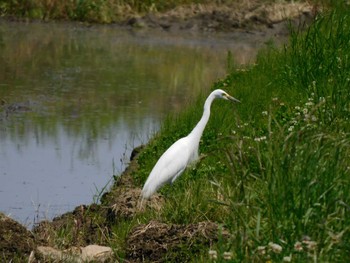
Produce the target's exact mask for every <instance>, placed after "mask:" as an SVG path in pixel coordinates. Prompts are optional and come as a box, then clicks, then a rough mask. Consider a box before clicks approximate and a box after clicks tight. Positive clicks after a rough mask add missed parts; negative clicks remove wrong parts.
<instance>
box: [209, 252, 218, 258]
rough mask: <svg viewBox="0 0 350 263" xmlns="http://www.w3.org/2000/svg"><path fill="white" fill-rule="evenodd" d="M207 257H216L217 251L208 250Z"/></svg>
mask: <svg viewBox="0 0 350 263" xmlns="http://www.w3.org/2000/svg"><path fill="white" fill-rule="evenodd" d="M209 258H210V259H217V258H218V252H216V250H209Z"/></svg>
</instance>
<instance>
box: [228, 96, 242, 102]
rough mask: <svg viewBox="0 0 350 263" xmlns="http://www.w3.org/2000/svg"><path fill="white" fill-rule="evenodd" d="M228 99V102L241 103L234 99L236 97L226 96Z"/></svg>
mask: <svg viewBox="0 0 350 263" xmlns="http://www.w3.org/2000/svg"><path fill="white" fill-rule="evenodd" d="M226 98H227V99H228V100H230V101H233V102H238V103H241V102H240V101H239V100H237V99H236V98H234V97H232V96H230V95H228V94H227V95H226Z"/></svg>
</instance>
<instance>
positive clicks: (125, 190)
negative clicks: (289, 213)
mask: <svg viewBox="0 0 350 263" xmlns="http://www.w3.org/2000/svg"><path fill="white" fill-rule="evenodd" d="M237 2H240V1H237ZM262 2H263V1H257V0H256V1H253V0H251V1H244V3H245V4H244V5H242V4H238V3H236V4H234V5H228V6H218V5H190V6H186V7H183V6H182V7H177V8H176V9H174V10H171V11H168V12H166V13H163V14H159V13H156V14H148V15H146V16H143V17H132V18H129V19H128V20H127V21H126V22H125V23H124V26H127V27H132V28H146V29H156V30H165V31H168V32H175V33H181V32H225V33H230V32H237V31H240V32H247V31H249V32H258V31H259V32H265V33H266V32H269V33H268V34H270V35H271V36H273V35H276V34H287V32H288V31H287V29H286V28H287V27H286V24H287V22H286V21H287V19H292V20H293V21H294V22H295V23H304V22H305V21H308V20H311V19H312V17H313V16H314V13H315V12H314V9H313V8H312V7H311V6H309V5H307V4H304V3H296V4H291V3H283V4H281V3H274V4H272V5H266V4H264V3H262ZM140 150H141V148H138V149H135V151H134V152H133V153H132V159H133V160H132V161H131V163H130V165H129V167H128V168H127V169H126V170H125V171H124V173H123V175H122V176H121V177H119V178H118V179H117V180H116V181H115V185H114V187H113V189H112V190H111V191H110V192H109V193H106V194H105V195H104V196H103V197H102V200H101V201H102V202H101V203H102V204H103V205H96V204H92V205H90V206H85V205H81V206H79V207H77V208H76V209H75V210H74V211H72V212H69V213H66V214H64V215H62V216H60V217H57V218H55V219H53V221H52V222H49V221H44V222H41V223H40V224H38V225H37V226H36V227H35V228H34V229H33V233H31V232H30V231H28V230H27V229H26V228H25V227H23V226H21V225H20V224H19V223H17V222H15V221H14V220H12V219H10V218H8V217H6V216H4V215H3V214H0V253H1V254H0V261H1V260H7V259H11V258H15V257H17V258H27V257H28V255H29V253H30V251H31V250H33V249H34V247H35V246H37V245H49V246H53V247H59V248H67V247H69V246H86V245H89V244H93V243H98V244H100V245H106V244H107V237H108V236H109V235H110V234H111V231H112V230H111V229H112V226H113V225H115V224H118V222H119V221H120V220H121V219H122V220H128V219H130V218H132V217H133V216H135V214H136V213H138V212H139V211H140V209H142V208H140V206H139V196H140V191H141V190H140V188H137V187H135V184H134V181H133V178H132V174H133V172H134V171H135V170H137V169H138V164H137V154H138V152H139V151H140ZM163 201H164V200H163V199H162V197H161V196H160V195H155V196H154V197H153V198H152V200H151V201H148V202H147V203H146V206H148V207H152V208H153V209H156V210H157V209H160V208H161V206H162V203H163ZM217 239H218V226H217V224H216V223H214V222H201V223H197V224H191V225H174V224H165V223H162V222H158V221H150V222H149V223H148V224H142V225H138V226H136V227H135V228H134V229H132V231H131V233H130V235H129V236H128V238H127V246H126V250H127V251H126V253H127V255H128V256H127V257H128V259H129V260H131V261H136V262H137V261H143V260H144V259H146V260H150V261H154V262H161V261H165V254H166V255H167V257H172V258H173V259H174V258H176V259H178V260H180V261H185V260H186V258H185V257H186V254H184V253H182V252H181V251H184V248H186V249H188V251H189V250H191V251H195V250H196V248H199V247H200V246H207V247H208V246H209V245H210V244H211V243H212V242H215V241H217ZM168 259H169V258H168Z"/></svg>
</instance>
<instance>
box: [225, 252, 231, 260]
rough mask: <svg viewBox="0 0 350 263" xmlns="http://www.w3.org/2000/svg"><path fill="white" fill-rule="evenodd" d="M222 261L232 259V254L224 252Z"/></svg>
mask: <svg viewBox="0 0 350 263" xmlns="http://www.w3.org/2000/svg"><path fill="white" fill-rule="evenodd" d="M223 256H224V259H226V260H230V259H232V256H233V255H232V252H224V255H223Z"/></svg>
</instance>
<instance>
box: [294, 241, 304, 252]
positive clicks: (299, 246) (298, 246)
mask: <svg viewBox="0 0 350 263" xmlns="http://www.w3.org/2000/svg"><path fill="white" fill-rule="evenodd" d="M294 250H296V251H298V252H300V251H303V244H302V243H301V242H299V241H297V242H295V244H294Z"/></svg>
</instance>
